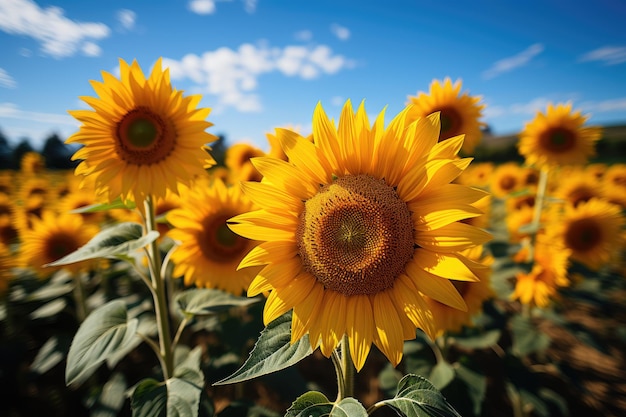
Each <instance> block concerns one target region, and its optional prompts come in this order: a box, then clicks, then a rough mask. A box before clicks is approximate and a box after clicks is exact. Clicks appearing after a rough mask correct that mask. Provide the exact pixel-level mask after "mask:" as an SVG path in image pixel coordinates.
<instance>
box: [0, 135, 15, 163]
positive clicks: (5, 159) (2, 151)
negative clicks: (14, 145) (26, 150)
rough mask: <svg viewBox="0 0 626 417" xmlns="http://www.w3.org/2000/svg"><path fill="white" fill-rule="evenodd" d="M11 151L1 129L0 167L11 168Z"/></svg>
mask: <svg viewBox="0 0 626 417" xmlns="http://www.w3.org/2000/svg"><path fill="white" fill-rule="evenodd" d="M12 153H13V150H12V149H11V145H10V144H9V141H8V139H7V138H6V136H4V134H3V133H2V131H0V169H11V168H12V166H11V163H12V156H13V155H12Z"/></svg>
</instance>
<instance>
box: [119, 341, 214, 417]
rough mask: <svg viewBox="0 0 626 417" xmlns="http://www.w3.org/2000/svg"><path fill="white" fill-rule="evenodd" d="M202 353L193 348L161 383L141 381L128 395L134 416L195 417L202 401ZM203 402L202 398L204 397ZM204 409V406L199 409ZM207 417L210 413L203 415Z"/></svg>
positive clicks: (149, 380) (147, 380)
mask: <svg viewBox="0 0 626 417" xmlns="http://www.w3.org/2000/svg"><path fill="white" fill-rule="evenodd" d="M201 354H202V351H201V350H200V348H195V349H194V350H192V351H191V353H189V356H188V357H187V359H185V361H183V363H181V364H180V365H178V367H177V368H176V369H175V370H174V376H173V377H172V378H169V379H168V380H167V381H165V382H159V381H157V380H155V379H150V378H148V379H144V380H142V381H141V382H139V384H137V385H136V386H135V387H134V389H133V391H132V395H131V407H132V409H133V416H134V417H148V416H150V417H152V416H159V417H166V416H167V417H169V416H175V417H197V416H198V415H199V412H200V409H201V407H200V406H201V401H202V400H203V396H202V393H203V386H204V375H203V373H202V371H201V370H200V356H201ZM205 400H206V398H205ZM205 409H206V404H205V405H204V407H203V408H202V410H204V411H207V410H205ZM202 414H203V415H204V414H208V415H211V414H212V412H211V411H210V410H209V411H208V412H203V413H202Z"/></svg>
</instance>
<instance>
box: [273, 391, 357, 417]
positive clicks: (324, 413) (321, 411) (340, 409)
mask: <svg viewBox="0 0 626 417" xmlns="http://www.w3.org/2000/svg"><path fill="white" fill-rule="evenodd" d="M307 394H310V392H309V393H307ZM307 394H304V395H303V396H302V397H304V396H305V395H307ZM302 397H300V398H302ZM300 398H298V400H299V399H300ZM298 400H296V401H298ZM294 405H295V402H294ZM292 407H293V406H292ZM289 410H291V408H290V409H289ZM293 411H294V412H292V413H290V412H289V411H288V412H287V414H285V417H367V410H366V409H365V408H364V407H363V405H362V404H361V403H360V402H358V401H357V400H355V399H354V398H350V397H348V398H344V399H343V400H341V401H339V402H338V403H331V402H329V401H327V402H317V403H313V404H311V405H309V406H307V407H305V408H303V409H301V410H300V411H299V412H296V411H297V410H293Z"/></svg>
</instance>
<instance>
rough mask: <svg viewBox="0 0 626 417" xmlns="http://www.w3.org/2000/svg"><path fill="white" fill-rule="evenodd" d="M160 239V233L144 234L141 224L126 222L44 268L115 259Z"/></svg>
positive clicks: (101, 233)
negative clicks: (93, 260) (101, 259)
mask: <svg viewBox="0 0 626 417" xmlns="http://www.w3.org/2000/svg"><path fill="white" fill-rule="evenodd" d="M158 237H159V232H157V231H154V230H153V231H150V232H148V233H146V234H144V233H143V227H142V226H141V225H140V224H139V223H133V222H125V223H120V224H117V225H115V226H113V227H110V228H108V229H104V230H102V231H101V232H100V233H98V234H97V235H96V236H94V237H93V238H92V239H91V240H90V241H89V242H87V244H85V245H84V246H82V247H80V248H78V249H77V250H76V251H74V252H72V253H70V254H69V255H66V256H64V257H63V258H61V259H59V260H56V261H54V262H51V263H49V264H47V265H44V266H58V265H67V264H72V263H76V262H81V261H85V260H88V259H97V258H115V257H116V256H118V255H120V256H123V255H127V254H128V253H130V252H132V251H135V250H137V249H140V248H143V247H144V246H146V245H148V244H150V243H151V242H153V241H154V240H156V238H158Z"/></svg>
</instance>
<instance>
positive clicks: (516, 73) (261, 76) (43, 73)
mask: <svg viewBox="0 0 626 417" xmlns="http://www.w3.org/2000/svg"><path fill="white" fill-rule="evenodd" d="M625 21H626V3H625V2H623V1H615V0H596V1H593V2H592V1H580V0H573V1H566V0H559V1H550V0H544V1H535V0H526V1H503V0H492V1H486V0H485V1H483V0H473V1H469V0H448V1H445V2H440V1H436V0H430V1H420V0H414V1H408V0H388V1H375V0H372V1H362V0H361V1H352V0H351V1H347V0H332V1H331V0H312V1H301V0H230V1H229V0H215V1H213V0H177V1H156V0H133V1H128V0H127V1H117V0H107V1H99V2H98V1H86V0H75V1H62V0H49V1H42V0H36V1H35V0H0V131H1V132H2V133H3V134H4V135H5V136H6V137H8V138H9V140H10V141H11V142H12V143H17V142H18V141H19V140H20V139H21V138H23V137H27V138H29V139H30V140H31V143H32V144H33V146H35V148H36V149H37V148H38V147H40V146H41V143H42V141H43V140H44V139H45V138H46V137H48V136H49V135H50V134H51V133H58V134H59V135H60V136H61V137H63V138H66V137H68V136H69V135H70V134H72V133H73V132H75V131H76V130H77V128H78V124H77V122H76V121H75V120H74V119H73V118H72V117H71V116H69V115H68V114H67V110H71V109H81V108H85V104H84V103H83V102H82V101H80V100H79V98H78V97H79V96H85V95H91V96H93V95H94V94H95V93H94V92H93V89H92V88H91V86H90V84H89V80H92V79H96V80H101V79H102V77H101V73H100V72H101V71H102V70H104V71H107V72H113V73H115V72H116V71H118V66H119V64H118V59H119V58H123V59H125V60H127V61H132V60H133V59H137V60H138V62H139V64H140V65H141V66H142V68H144V72H148V71H149V70H150V68H151V67H152V65H153V64H154V62H155V61H156V60H157V59H158V58H159V57H163V59H164V63H166V64H167V66H169V67H170V71H171V75H172V83H173V85H174V86H175V87H176V88H177V89H181V90H184V91H185V92H186V94H202V95H203V99H202V102H201V106H202V107H211V108H212V109H213V110H212V113H211V115H210V116H209V120H210V121H211V122H212V123H214V124H215V126H213V127H212V128H210V129H209V131H210V132H211V133H214V134H224V135H225V136H226V137H227V139H228V141H229V143H231V144H232V143H235V142H248V143H251V144H254V145H256V146H258V147H260V148H262V149H267V142H266V137H265V134H266V133H268V132H272V131H273V129H274V128H275V127H283V126H290V127H292V128H296V129H299V130H300V132H301V133H303V134H308V133H309V132H310V129H311V116H312V114H313V109H314V107H315V105H316V104H317V103H318V102H321V103H322V105H323V106H324V108H325V110H326V111H327V113H328V114H329V115H331V116H333V117H338V115H339V112H340V109H341V105H342V104H343V102H344V101H345V100H346V99H348V98H350V99H351V100H352V101H353V103H359V102H360V101H361V100H365V104H366V109H367V111H368V113H370V114H371V115H372V116H374V115H375V114H377V113H378V112H379V111H380V110H382V109H383V107H385V106H387V115H388V118H387V119H388V120H389V119H390V117H391V116H392V115H394V114H396V113H397V112H398V111H400V110H401V109H402V108H403V106H404V105H405V103H406V101H407V97H408V96H409V95H416V94H417V92H419V91H428V89H429V86H430V83H431V82H432V80H433V79H439V80H442V79H443V78H444V77H450V78H451V79H452V80H453V81H454V80H457V79H461V80H462V82H463V88H462V91H466V92H469V93H470V94H472V95H477V96H481V97H482V103H484V104H486V105H487V107H486V109H485V111H484V117H483V119H482V120H483V121H484V122H486V123H488V124H489V125H490V126H491V128H492V130H493V131H494V133H496V134H507V133H514V132H517V131H519V130H520V129H521V128H522V127H523V124H524V123H525V122H526V121H529V120H531V119H532V118H533V117H534V114H535V113H536V111H538V110H544V109H545V107H546V104H547V103H548V102H550V101H551V102H565V101H571V102H572V103H573V104H574V107H575V108H577V109H581V110H583V112H584V113H585V114H590V116H591V117H590V119H589V123H597V124H614V123H626V30H624V22H625Z"/></svg>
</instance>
